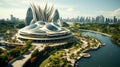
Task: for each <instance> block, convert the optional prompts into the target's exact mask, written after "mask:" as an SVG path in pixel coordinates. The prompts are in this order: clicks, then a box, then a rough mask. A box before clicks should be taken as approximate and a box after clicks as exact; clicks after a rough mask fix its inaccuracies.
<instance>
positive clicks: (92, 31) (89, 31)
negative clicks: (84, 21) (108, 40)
mask: <svg viewBox="0 0 120 67" xmlns="http://www.w3.org/2000/svg"><path fill="white" fill-rule="evenodd" d="M80 30H81V31H88V32H93V33H98V34H102V35H105V36H109V37H111V35H109V34H107V33H102V32H98V31H93V30H86V29H80Z"/></svg>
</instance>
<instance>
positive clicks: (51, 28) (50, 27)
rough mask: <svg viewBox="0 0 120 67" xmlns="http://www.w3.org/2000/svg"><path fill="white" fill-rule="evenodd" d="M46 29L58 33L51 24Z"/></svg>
mask: <svg viewBox="0 0 120 67" xmlns="http://www.w3.org/2000/svg"><path fill="white" fill-rule="evenodd" d="M46 28H47V29H48V30H50V31H58V28H57V27H55V26H53V25H52V24H47V25H46Z"/></svg>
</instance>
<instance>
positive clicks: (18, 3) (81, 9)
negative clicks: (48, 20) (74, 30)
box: [0, 0, 120, 19]
mask: <svg viewBox="0 0 120 67" xmlns="http://www.w3.org/2000/svg"><path fill="white" fill-rule="evenodd" d="M30 2H34V3H35V4H38V5H40V6H43V5H45V3H48V5H50V6H51V5H53V4H54V8H55V9H58V10H59V13H60V16H61V17H63V18H68V17H70V18H72V17H77V16H91V17H95V16H98V15H103V16H105V17H108V18H113V16H116V17H117V18H120V4H119V3H120V0H59V1H58V0H0V19H3V18H4V19H6V18H10V15H11V14H13V15H14V16H15V17H17V18H20V19H25V17H26V12H27V9H28V7H30Z"/></svg>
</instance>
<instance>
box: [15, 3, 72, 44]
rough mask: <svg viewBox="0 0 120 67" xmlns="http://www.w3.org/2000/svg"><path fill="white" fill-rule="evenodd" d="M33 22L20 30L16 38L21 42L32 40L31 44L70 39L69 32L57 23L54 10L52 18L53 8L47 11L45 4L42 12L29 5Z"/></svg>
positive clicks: (56, 12)
mask: <svg viewBox="0 0 120 67" xmlns="http://www.w3.org/2000/svg"><path fill="white" fill-rule="evenodd" d="M31 8H32V12H33V20H32V21H31V23H30V25H28V26H26V27H24V28H22V29H20V30H19V31H18V33H17V35H16V36H17V38H18V39H19V40H21V41H26V40H32V41H33V42H39V43H46V42H47V43H48V42H58V41H64V40H68V39H69V38H71V37H72V35H71V32H70V31H69V30H68V29H66V28H64V27H61V22H60V21H59V12H58V10H55V12H54V14H53V16H52V13H53V7H52V8H51V9H47V4H46V6H45V8H44V10H42V9H41V8H40V7H36V6H35V5H34V4H31Z"/></svg>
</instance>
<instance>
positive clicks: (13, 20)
mask: <svg viewBox="0 0 120 67" xmlns="http://www.w3.org/2000/svg"><path fill="white" fill-rule="evenodd" d="M10 20H11V22H18V21H19V18H16V17H14V16H13V15H10Z"/></svg>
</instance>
